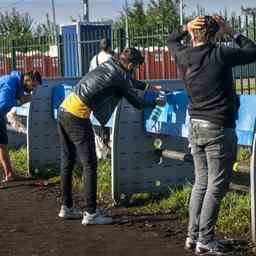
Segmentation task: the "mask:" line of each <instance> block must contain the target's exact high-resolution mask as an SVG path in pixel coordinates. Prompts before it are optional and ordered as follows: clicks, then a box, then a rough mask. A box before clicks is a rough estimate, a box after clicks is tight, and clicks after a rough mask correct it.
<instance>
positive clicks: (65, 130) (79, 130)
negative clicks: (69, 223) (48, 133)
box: [58, 110, 97, 213]
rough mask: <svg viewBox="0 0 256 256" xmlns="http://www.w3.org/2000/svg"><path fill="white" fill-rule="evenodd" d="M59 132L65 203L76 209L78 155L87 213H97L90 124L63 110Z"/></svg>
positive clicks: (95, 166)
mask: <svg viewBox="0 0 256 256" xmlns="http://www.w3.org/2000/svg"><path fill="white" fill-rule="evenodd" d="M58 132H59V137H60V144H61V183H62V196H63V204H64V205H66V206H67V207H72V206H73V200H72V172H73V168H74V165H75V163H76V158H77V156H78V157H79V160H80V162H81V164H82V168H83V175H84V183H85V184H84V185H85V204H86V209H85V210H86V211H87V212H88V213H94V212H95V210H96V207H97V203H96V193H97V157H96V152H95V140H94V132H93V129H92V124H91V121H90V119H81V118H78V117H75V116H73V115H72V114H70V113H67V112H64V111H61V110H60V112H59V117H58Z"/></svg>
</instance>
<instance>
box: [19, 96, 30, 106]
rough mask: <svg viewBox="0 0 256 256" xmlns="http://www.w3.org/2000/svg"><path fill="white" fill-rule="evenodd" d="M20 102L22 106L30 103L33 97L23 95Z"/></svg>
mask: <svg viewBox="0 0 256 256" xmlns="http://www.w3.org/2000/svg"><path fill="white" fill-rule="evenodd" d="M19 100H20V103H21V105H23V104H26V103H28V102H30V101H31V100H32V96H31V95H22V96H21V97H20V98H19Z"/></svg>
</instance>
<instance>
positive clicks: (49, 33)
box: [35, 13, 59, 38]
mask: <svg viewBox="0 0 256 256" xmlns="http://www.w3.org/2000/svg"><path fill="white" fill-rule="evenodd" d="M58 29H59V28H58V26H57V28H55V26H54V24H53V22H52V21H51V20H50V17H49V14H48V13H47V14H46V23H43V24H39V25H38V26H37V28H36V31H35V34H36V35H37V36H45V37H48V38H54V36H55V32H56V31H58Z"/></svg>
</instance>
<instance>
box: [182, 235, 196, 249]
mask: <svg viewBox="0 0 256 256" xmlns="http://www.w3.org/2000/svg"><path fill="white" fill-rule="evenodd" d="M196 242H197V241H196V240H193V239H192V238H191V237H187V238H186V241H185V247H184V248H185V250H187V251H192V250H195V248H196Z"/></svg>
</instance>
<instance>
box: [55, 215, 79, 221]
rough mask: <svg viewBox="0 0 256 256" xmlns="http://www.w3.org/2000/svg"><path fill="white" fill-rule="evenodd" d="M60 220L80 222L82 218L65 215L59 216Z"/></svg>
mask: <svg viewBox="0 0 256 256" xmlns="http://www.w3.org/2000/svg"><path fill="white" fill-rule="evenodd" d="M58 216H59V218H61V219H65V220H80V219H82V216H79V217H78V216H63V215H58Z"/></svg>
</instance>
